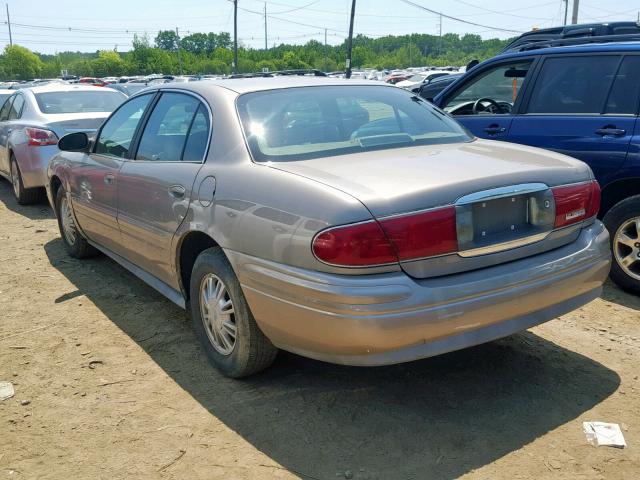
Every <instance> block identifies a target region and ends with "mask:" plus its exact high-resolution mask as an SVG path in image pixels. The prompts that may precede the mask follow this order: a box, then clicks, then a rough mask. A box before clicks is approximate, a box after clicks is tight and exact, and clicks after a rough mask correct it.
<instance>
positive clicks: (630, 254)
mask: <svg viewBox="0 0 640 480" xmlns="http://www.w3.org/2000/svg"><path fill="white" fill-rule="evenodd" d="M603 222H604V224H605V226H606V227H607V230H609V234H610V236H611V250H612V252H613V260H614V261H613V263H612V265H611V274H610V276H611V280H613V281H614V282H615V283H616V284H617V285H618V286H619V287H620V288H622V289H624V290H627V291H628V292H630V293H635V294H636V295H640V195H636V196H633V197H629V198H627V199H625V200H623V201H621V202H619V203H618V204H616V205H615V206H614V207H613V208H611V210H609V211H608V212H607V214H606V215H605V216H604V218H603Z"/></svg>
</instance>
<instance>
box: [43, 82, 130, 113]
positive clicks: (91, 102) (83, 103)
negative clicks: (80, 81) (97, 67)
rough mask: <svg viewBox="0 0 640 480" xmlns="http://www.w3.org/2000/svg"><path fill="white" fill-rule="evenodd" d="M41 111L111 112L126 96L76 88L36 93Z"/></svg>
mask: <svg viewBox="0 0 640 480" xmlns="http://www.w3.org/2000/svg"><path fill="white" fill-rule="evenodd" d="M35 96H36V101H37V102H38V108H40V111H41V112H42V113H82V112H113V111H114V110H115V109H116V108H117V107H118V106H119V105H120V104H121V103H122V102H123V101H124V100H126V96H125V95H123V94H122V93H120V92H116V91H113V90H106V89H102V88H101V89H100V90H98V87H96V90H95V91H88V90H76V91H69V92H43V93H36V94H35Z"/></svg>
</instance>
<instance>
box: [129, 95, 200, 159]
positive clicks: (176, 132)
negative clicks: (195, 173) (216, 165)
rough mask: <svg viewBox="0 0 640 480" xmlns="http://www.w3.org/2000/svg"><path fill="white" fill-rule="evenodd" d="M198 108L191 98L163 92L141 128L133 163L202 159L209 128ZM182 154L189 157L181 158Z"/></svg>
mask: <svg viewBox="0 0 640 480" xmlns="http://www.w3.org/2000/svg"><path fill="white" fill-rule="evenodd" d="M201 106H202V105H201V103H200V101H198V100H197V99H196V98H194V97H192V96H191V95H184V94H181V93H172V92H170V93H163V94H162V97H161V98H160V100H159V101H158V103H157V104H156V106H155V108H154V109H153V112H151V115H150V116H149V121H148V122H147V125H146V126H145V127H144V131H143V132H142V136H141V137H140V146H139V147H138V152H137V154H136V160H146V161H158V162H176V161H181V160H183V159H184V160H192V161H198V160H202V158H203V156H204V149H205V148H206V144H207V138H208V132H209V126H208V120H207V119H205V117H206V115H205V114H204V113H203V110H201V109H200V107H201ZM203 108H204V107H203ZM204 111H205V112H206V110H204ZM192 132H193V133H192ZM187 140H188V141H187ZM187 147H188V148H187ZM185 153H186V154H187V156H188V157H191V158H186V157H184V158H183V155H184V154H185ZM198 155H200V156H199V158H196V157H197V156H198Z"/></svg>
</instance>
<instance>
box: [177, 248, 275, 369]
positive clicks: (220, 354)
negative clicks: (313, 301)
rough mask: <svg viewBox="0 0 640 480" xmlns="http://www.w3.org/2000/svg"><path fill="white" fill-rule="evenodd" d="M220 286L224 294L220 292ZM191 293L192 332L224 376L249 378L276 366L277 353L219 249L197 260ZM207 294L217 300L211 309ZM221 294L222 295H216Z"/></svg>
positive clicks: (211, 303) (209, 250) (193, 272)
mask: <svg viewBox="0 0 640 480" xmlns="http://www.w3.org/2000/svg"><path fill="white" fill-rule="evenodd" d="M219 284H222V287H223V288H224V292H223V291H222V290H218V285H219ZM207 286H209V287H210V288H209V289H207ZM189 291H190V299H191V300H190V307H191V319H192V321H193V328H194V330H195V332H196V335H197V336H198V339H199V340H200V342H201V343H202V345H203V347H204V350H205V352H206V354H207V357H208V358H209V361H210V362H211V363H212V364H213V365H214V366H215V367H217V368H218V369H219V370H220V371H221V372H222V373H223V374H224V375H225V376H227V377H231V378H241V377H246V376H248V375H252V374H254V373H256V372H259V371H261V370H264V369H265V368H267V367H268V366H269V365H271V364H272V363H273V361H274V359H275V357H276V354H277V353H278V349H277V348H276V347H274V346H273V344H272V343H271V342H270V341H269V339H268V338H267V337H266V336H265V335H264V333H262V331H261V330H260V328H259V327H258V325H257V323H256V321H255V319H254V318H253V314H252V313H251V310H250V309H249V305H247V301H246V299H245V297H244V294H243V293H242V289H241V288H240V283H239V282H238V279H237V277H236V275H235V273H234V271H233V269H232V268H231V265H230V264H229V261H228V260H227V258H226V257H225V255H224V253H223V252H222V250H221V249H220V248H219V247H214V248H209V249H207V250H205V251H203V252H202V253H201V254H200V255H199V256H198V258H197V259H196V262H195V265H194V266H193V271H192V273H191V284H190V288H189ZM207 292H209V293H210V295H209V299H211V300H214V301H212V302H210V303H209V304H208V305H209V306H208V307H207V302H205V298H206V297H207V296H208V293H207ZM219 292H220V293H221V295H216V294H217V293H219ZM218 298H219V300H216V299H218ZM229 302H230V306H229ZM221 305H223V307H220V306H221ZM218 307H220V308H218ZM227 312H232V313H227ZM231 324H233V325H234V328H231V326H230V325H231ZM234 329H235V334H234V336H235V337H234V338H232V335H231V333H232V331H233V330H234ZM231 343H232V347H231V348H229V344H231ZM225 350H226V351H225Z"/></svg>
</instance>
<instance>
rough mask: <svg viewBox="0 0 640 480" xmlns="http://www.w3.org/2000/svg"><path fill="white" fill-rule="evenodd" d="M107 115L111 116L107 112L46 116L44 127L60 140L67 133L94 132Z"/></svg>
mask: <svg viewBox="0 0 640 480" xmlns="http://www.w3.org/2000/svg"><path fill="white" fill-rule="evenodd" d="M109 115H111V114H110V113H109V112H87V113H73V114H54V115H47V120H46V122H45V125H46V128H48V129H50V130H53V131H54V132H55V133H56V135H58V138H62V137H63V136H64V135H67V134H68V133H75V132H87V133H92V132H95V131H96V130H97V129H98V128H100V126H101V125H102V123H103V122H104V121H105V120H106V118H107V117H108V116H109Z"/></svg>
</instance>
